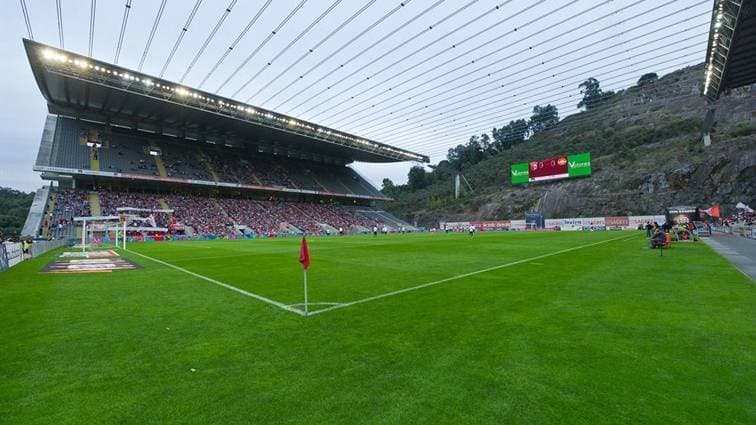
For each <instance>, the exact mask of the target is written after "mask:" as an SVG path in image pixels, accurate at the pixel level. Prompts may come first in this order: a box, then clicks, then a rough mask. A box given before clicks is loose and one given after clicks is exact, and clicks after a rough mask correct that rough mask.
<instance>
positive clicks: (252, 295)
mask: <svg viewBox="0 0 756 425" xmlns="http://www.w3.org/2000/svg"><path fill="white" fill-rule="evenodd" d="M128 252H129V253H131V254H136V255H138V256H140V257H143V258H146V259H148V260H150V261H154V262H156V263H159V264H162V265H164V266H167V267H170V268H172V269H175V270H178V271H180V272H184V273H186V274H188V275H191V276H194V277H196V278H199V279H202V280H204V281H207V282H210V283H212V284H214V285H218V286H222V287H224V288H226V289H230V290H232V291H234V292H238V293H240V294H242V295H246V296H248V297H250V298H254V299H256V300H258V301H262V302H264V303H268V304H270V305H273V306H276V307H278V308H280V309H283V310H286V311H289V312H292V313H295V314H298V315H300V316H304V315H305V314H304V312H303V311H301V310H298V309H296V308H293V307H289V306H288V305H286V304H284V303H280V302H278V301H275V300H271V299H270V298H266V297H263V296H262V295H258V294H255V293H254V292H249V291H245V290H244V289H241V288H237V287H236V286H232V285H229V284H228V283H223V282H221V281H219V280H215V279H213V278H210V277H207V276H203V275H201V274H199V273H195V272H193V271H190V270H187V269H185V268H183V267H179V266H174V265H173V264H171V263H167V262H165V261H163V260H158V259H157V258H152V257H150V256H147V255H144V254H140V253H138V252H135V251H128Z"/></svg>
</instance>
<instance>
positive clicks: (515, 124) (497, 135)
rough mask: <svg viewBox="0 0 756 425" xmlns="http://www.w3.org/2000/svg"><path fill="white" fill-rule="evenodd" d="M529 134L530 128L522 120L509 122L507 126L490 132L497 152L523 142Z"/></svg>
mask: <svg viewBox="0 0 756 425" xmlns="http://www.w3.org/2000/svg"><path fill="white" fill-rule="evenodd" d="M529 132H530V126H529V125H528V122H527V121H525V120H524V119H519V120H516V121H510V122H509V124H507V125H505V126H503V127H501V128H500V129H496V128H494V129H493V131H492V132H491V133H492V134H493V139H494V143H493V145H494V146H495V148H496V150H497V151H498V152H501V151H504V150H507V149H509V148H511V147H512V146H514V145H516V144H518V143H522V142H523V141H525V139H526V138H527V137H528V134H529Z"/></svg>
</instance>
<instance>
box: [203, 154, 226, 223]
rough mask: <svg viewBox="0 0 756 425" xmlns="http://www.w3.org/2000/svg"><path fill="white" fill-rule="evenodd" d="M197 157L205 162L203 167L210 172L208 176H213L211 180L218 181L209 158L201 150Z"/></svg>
mask: <svg viewBox="0 0 756 425" xmlns="http://www.w3.org/2000/svg"><path fill="white" fill-rule="evenodd" d="M197 159H198V160H199V162H201V163H203V164H205V167H207V172H208V173H210V177H212V178H213V181H214V182H216V183H218V182H220V179H219V178H218V174H216V173H215V169H214V168H213V165H212V164H211V163H210V160H209V159H208V158H206V157H205V155H204V154H203V153H202V152H200V153H198V154H197ZM216 204H217V202H216ZM218 208H220V205H218ZM221 211H223V208H221ZM223 213H224V214H226V212H225V211H223ZM226 216H227V217H228V214H226Z"/></svg>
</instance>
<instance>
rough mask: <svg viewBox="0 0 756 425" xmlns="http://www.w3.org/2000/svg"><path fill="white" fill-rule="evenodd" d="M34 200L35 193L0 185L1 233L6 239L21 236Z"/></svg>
mask: <svg viewBox="0 0 756 425" xmlns="http://www.w3.org/2000/svg"><path fill="white" fill-rule="evenodd" d="M33 200H34V193H24V192H20V191H18V190H13V189H10V188H5V187H0V235H3V236H4V238H5V239H8V238H14V239H16V238H18V237H19V236H20V233H21V228H22V227H24V220H26V214H27V213H28V212H29V207H31V204H32V201H33Z"/></svg>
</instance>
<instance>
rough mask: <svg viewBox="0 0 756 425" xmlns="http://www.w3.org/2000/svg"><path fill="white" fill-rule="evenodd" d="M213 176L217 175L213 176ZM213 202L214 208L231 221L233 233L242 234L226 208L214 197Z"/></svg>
mask: <svg viewBox="0 0 756 425" xmlns="http://www.w3.org/2000/svg"><path fill="white" fill-rule="evenodd" d="M208 168H210V164H208ZM214 177H217V176H214ZM216 181H217V180H216ZM213 203H214V204H215V207H216V208H218V209H219V210H220V212H222V213H223V216H224V217H226V218H227V219H228V222H229V223H233V226H232V227H233V229H234V233H236V234H237V235H241V234H244V232H243V231H241V230H240V229H239V228H238V227H237V225H238V224H239V223H237V222H236V220H234V219H233V218H231V216H230V215H229V214H228V213H227V212H226V210H225V209H224V208H223V205H221V204H220V202H218V201H217V200H215V199H213Z"/></svg>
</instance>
